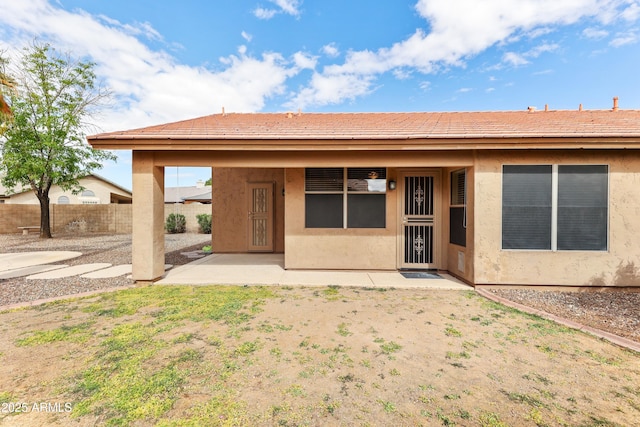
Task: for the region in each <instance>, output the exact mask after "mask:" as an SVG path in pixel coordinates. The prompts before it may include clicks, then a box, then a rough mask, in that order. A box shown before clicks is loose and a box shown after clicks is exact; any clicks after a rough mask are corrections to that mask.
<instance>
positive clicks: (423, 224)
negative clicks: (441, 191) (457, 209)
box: [400, 173, 439, 269]
mask: <svg viewBox="0 0 640 427" xmlns="http://www.w3.org/2000/svg"><path fill="white" fill-rule="evenodd" d="M437 178H438V176H437V175H436V174H433V173H407V174H405V175H404V176H403V177H402V180H403V181H402V183H403V190H402V191H403V193H404V194H403V197H402V201H401V204H402V208H401V213H402V215H401V221H402V225H401V230H400V246H401V247H400V257H401V259H400V268H416V269H431V268H438V266H437V251H436V248H437V247H438V245H437V239H436V234H437V233H436V231H437V228H436V225H437V224H436V218H437V216H436V212H437V210H436V206H435V204H434V201H436V200H437V198H436V193H437V189H438V184H439V180H438V179H437Z"/></svg>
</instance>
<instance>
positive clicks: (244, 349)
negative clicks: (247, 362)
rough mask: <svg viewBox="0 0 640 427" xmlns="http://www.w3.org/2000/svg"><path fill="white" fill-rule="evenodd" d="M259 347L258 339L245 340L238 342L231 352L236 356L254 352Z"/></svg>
mask: <svg viewBox="0 0 640 427" xmlns="http://www.w3.org/2000/svg"><path fill="white" fill-rule="evenodd" d="M259 348H260V343H259V342H258V341H245V342H243V343H242V344H240V345H239V346H238V347H237V348H236V349H235V350H234V351H233V353H234V354H235V355H236V356H248V355H250V354H251V353H254V352H256V351H257V350H258V349H259Z"/></svg>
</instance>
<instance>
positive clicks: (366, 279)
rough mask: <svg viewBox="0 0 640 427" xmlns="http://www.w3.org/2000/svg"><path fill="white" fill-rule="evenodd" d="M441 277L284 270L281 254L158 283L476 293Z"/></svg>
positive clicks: (190, 267)
mask: <svg viewBox="0 0 640 427" xmlns="http://www.w3.org/2000/svg"><path fill="white" fill-rule="evenodd" d="M441 276H442V278H441V279H407V278H405V277H403V276H402V275H401V274H400V273H398V272H386V271H385V272H379V271H373V272H371V271H328V270H285V269H284V256H283V255H282V254H214V255H210V256H207V257H205V258H202V259H199V260H196V261H193V262H191V263H189V264H186V265H182V266H178V267H176V268H174V269H173V270H171V271H169V272H167V273H166V274H165V276H164V277H163V278H162V279H161V280H159V281H157V282H156V283H157V284H160V285H180V284H183V285H205V284H229V285H236V284H243V285H303V286H329V285H336V286H367V287H368V286H371V287H381V288H382V287H393V288H432V289H456V290H470V289H473V288H472V287H470V286H468V285H466V284H464V283H462V282H460V281H458V280H456V279H455V278H453V277H451V276H449V275H445V274H443V275H441Z"/></svg>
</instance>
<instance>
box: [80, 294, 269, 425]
mask: <svg viewBox="0 0 640 427" xmlns="http://www.w3.org/2000/svg"><path fill="white" fill-rule="evenodd" d="M272 296H274V294H273V292H272V291H269V290H265V289H262V288H259V287H251V288H241V287H215V288H214V287H202V288H198V287H188V286H185V287H182V286H175V287H163V286H153V287H146V288H134V289H130V290H126V291H121V292H117V293H114V294H109V297H108V298H106V299H104V298H103V299H102V300H101V304H104V307H103V308H100V309H98V308H97V307H93V308H92V311H91V310H90V311H89V312H94V313H96V315H104V313H105V312H104V310H105V309H109V306H108V305H109V304H112V305H115V306H116V308H117V307H119V306H120V307H121V308H120V309H116V310H115V311H112V312H110V313H111V314H112V315H115V313H119V314H121V315H126V314H124V313H131V312H132V309H131V307H136V310H141V309H145V310H146V311H149V312H150V313H152V314H151V318H152V321H151V322H148V323H142V322H125V323H123V324H120V325H117V326H115V327H114V328H113V329H112V330H111V331H110V334H109V336H108V337H107V338H106V339H104V340H103V341H102V343H101V347H100V349H99V351H98V352H97V353H96V355H95V357H94V358H93V360H90V361H89V367H88V368H87V369H85V370H84V371H82V372H81V373H80V374H79V375H78V376H77V377H76V378H75V381H74V383H75V386H74V388H73V389H72V390H71V394H72V396H73V399H74V401H75V402H77V403H76V405H75V406H74V409H73V412H72V416H74V417H81V416H83V415H99V416H100V417H101V420H103V421H104V423H105V424H107V425H129V424H132V423H139V422H140V421H144V423H152V424H155V423H156V422H159V421H161V423H160V424H161V425H171V426H174V425H175V426H183V425H185V426H192V425H209V424H210V423H208V422H207V421H206V420H215V421H214V422H213V423H212V424H216V422H219V420H220V418H217V417H218V416H223V417H228V419H234V420H240V421H246V418H244V415H246V413H245V412H243V411H244V408H243V406H242V405H241V404H239V403H237V402H233V399H231V398H229V397H227V396H225V395H221V396H217V397H214V398H213V399H211V401H209V402H208V403H207V404H204V405H200V406H198V407H196V408H194V409H193V413H192V414H191V415H190V417H187V418H183V419H179V420H171V421H169V420H162V417H163V415H164V414H165V413H166V412H167V411H168V410H169V409H171V408H172V406H173V404H174V403H175V401H176V400H177V399H178V398H179V396H180V395H181V393H182V387H183V384H184V383H185V381H186V380H187V379H188V377H189V375H190V369H192V368H194V367H198V366H201V363H202V353H201V352H199V351H197V350H195V349H189V348H188V349H183V350H182V351H176V350H177V349H176V350H173V347H172V344H174V343H189V342H190V341H191V340H192V339H193V337H194V336H195V335H194V334H182V335H180V336H178V337H177V338H175V339H174V340H172V342H167V341H165V340H163V339H161V338H160V336H161V333H163V332H166V331H168V330H171V329H173V328H175V327H177V326H178V325H180V324H181V323H184V322H187V321H191V322H211V321H214V322H218V323H220V324H221V325H227V327H228V328H229V329H230V330H232V331H243V330H246V328H242V327H240V325H241V324H242V323H245V322H247V321H248V320H249V319H250V318H251V316H252V314H253V313H255V312H257V311H259V310H261V305H262V303H263V301H264V299H265V298H269V297H272ZM123 307H124V308H123ZM126 307H129V308H126ZM125 308H126V309H125ZM208 343H209V344H210V345H212V346H215V347H216V352H217V353H218V354H219V355H220V357H221V360H220V363H219V365H217V366H216V368H215V374H214V375H213V376H212V378H213V379H214V384H212V386H214V387H215V386H216V383H217V381H225V380H226V379H228V378H229V377H230V376H231V375H233V374H234V373H235V372H237V371H238V370H239V369H240V366H239V364H238V361H236V360H235V359H237V358H239V357H246V356H249V355H251V354H253V353H255V352H256V351H257V350H258V349H259V348H260V345H261V344H260V342H259V341H258V340H255V341H246V342H243V343H242V344H239V345H238V346H237V347H236V348H235V349H233V350H227V349H225V348H224V344H223V341H221V340H220V339H219V338H217V337H211V338H209V339H208ZM161 350H162V352H161V353H160V351H161ZM198 369H204V368H202V366H201V367H200V368H198ZM207 369H208V368H207ZM245 424H246V423H245Z"/></svg>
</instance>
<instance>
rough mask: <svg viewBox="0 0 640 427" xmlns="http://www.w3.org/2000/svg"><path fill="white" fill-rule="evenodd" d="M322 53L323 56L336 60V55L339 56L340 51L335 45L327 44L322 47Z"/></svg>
mask: <svg viewBox="0 0 640 427" xmlns="http://www.w3.org/2000/svg"><path fill="white" fill-rule="evenodd" d="M322 53H324V54H325V55H327V56H329V57H331V58H336V57H337V56H338V55H340V50H339V49H338V46H336V44H335V43H329V44H327V45H324V46H322Z"/></svg>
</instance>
